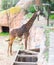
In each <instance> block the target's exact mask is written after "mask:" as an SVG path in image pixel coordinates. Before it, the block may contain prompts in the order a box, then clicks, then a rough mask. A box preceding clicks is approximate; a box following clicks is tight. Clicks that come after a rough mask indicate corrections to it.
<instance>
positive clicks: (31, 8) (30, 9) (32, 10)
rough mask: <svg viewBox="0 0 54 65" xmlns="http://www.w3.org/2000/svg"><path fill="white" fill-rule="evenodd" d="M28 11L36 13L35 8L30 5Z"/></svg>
mask: <svg viewBox="0 0 54 65" xmlns="http://www.w3.org/2000/svg"><path fill="white" fill-rule="evenodd" d="M28 11H29V12H31V13H34V12H35V11H36V9H35V6H34V5H30V7H29V8H28Z"/></svg>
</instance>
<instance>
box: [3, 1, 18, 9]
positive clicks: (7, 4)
mask: <svg viewBox="0 0 54 65" xmlns="http://www.w3.org/2000/svg"><path fill="white" fill-rule="evenodd" d="M18 1H19V0H2V9H3V10H6V9H8V8H10V7H12V6H15V5H16V3H17V2H18Z"/></svg>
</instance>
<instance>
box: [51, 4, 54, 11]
mask: <svg viewBox="0 0 54 65" xmlns="http://www.w3.org/2000/svg"><path fill="white" fill-rule="evenodd" d="M50 9H51V10H52V11H54V3H52V4H51V8H50Z"/></svg>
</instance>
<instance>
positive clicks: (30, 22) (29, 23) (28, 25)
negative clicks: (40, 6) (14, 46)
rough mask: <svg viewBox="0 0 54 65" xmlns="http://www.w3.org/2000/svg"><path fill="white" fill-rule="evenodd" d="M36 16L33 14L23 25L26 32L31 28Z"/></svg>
mask: <svg viewBox="0 0 54 65" xmlns="http://www.w3.org/2000/svg"><path fill="white" fill-rule="evenodd" d="M36 17H37V14H36V12H35V13H34V14H33V16H32V17H31V19H30V20H29V21H28V22H27V23H26V24H25V25H26V28H27V30H29V29H30V28H31V26H32V25H33V22H34V20H35V19H36Z"/></svg>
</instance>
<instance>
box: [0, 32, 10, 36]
mask: <svg viewBox="0 0 54 65" xmlns="http://www.w3.org/2000/svg"><path fill="white" fill-rule="evenodd" d="M7 35H9V33H7V32H1V33H0V36H7Z"/></svg>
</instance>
